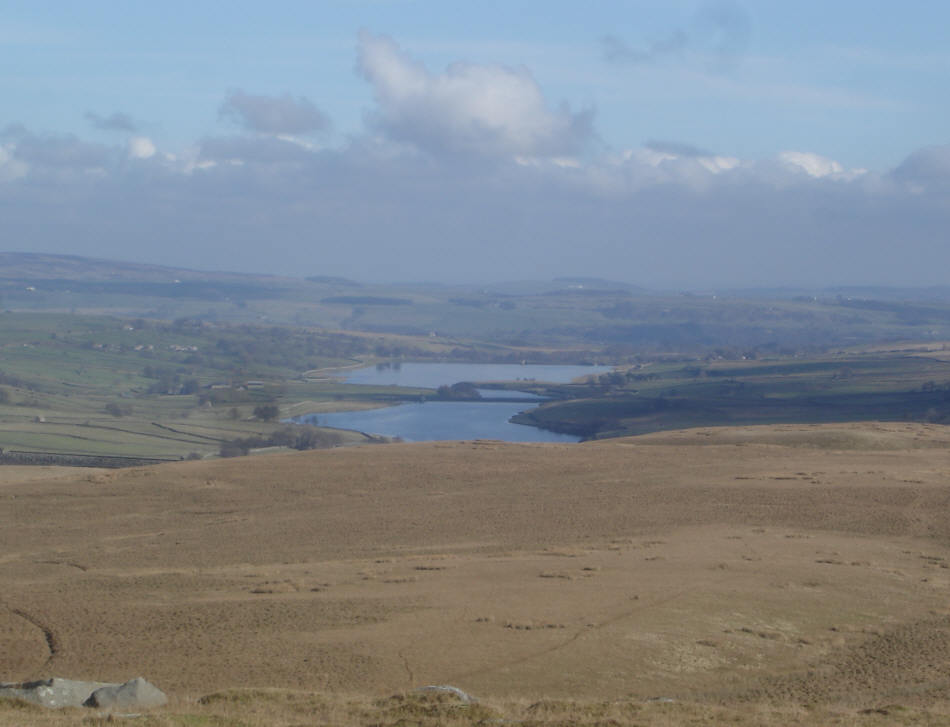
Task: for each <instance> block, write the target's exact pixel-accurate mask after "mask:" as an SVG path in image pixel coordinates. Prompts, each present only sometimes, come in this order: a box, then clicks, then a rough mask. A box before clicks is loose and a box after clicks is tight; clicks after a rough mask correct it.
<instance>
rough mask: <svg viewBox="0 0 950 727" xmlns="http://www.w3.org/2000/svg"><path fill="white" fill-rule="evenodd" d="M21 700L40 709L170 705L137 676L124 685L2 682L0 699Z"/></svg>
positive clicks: (64, 680) (166, 699)
mask: <svg viewBox="0 0 950 727" xmlns="http://www.w3.org/2000/svg"><path fill="white" fill-rule="evenodd" d="M4 697H6V698H8V699H22V700H24V701H25V702H30V703H32V704H38V705H40V706H41V707H50V708H54V709H56V708H60V707H99V708H105V709H108V708H112V707H119V708H123V709H149V708H151V707H161V706H162V705H164V704H166V703H167V702H168V698H167V697H166V696H165V694H164V692H162V691H161V690H160V689H159V688H158V687H156V686H155V685H153V684H150V683H149V682H147V681H146V680H145V679H142V678H141V677H138V678H136V679H132V680H130V681H127V682H125V684H109V683H108V682H83V681H77V680H75V679H60V678H59V677H53V678H52V679H41V680H38V681H33V682H23V683H21V684H4V683H0V698H4Z"/></svg>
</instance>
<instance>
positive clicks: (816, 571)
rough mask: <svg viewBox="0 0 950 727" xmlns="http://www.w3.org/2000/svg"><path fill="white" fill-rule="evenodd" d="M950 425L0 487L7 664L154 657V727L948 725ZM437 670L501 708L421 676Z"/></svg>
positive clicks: (32, 672)
mask: <svg viewBox="0 0 950 727" xmlns="http://www.w3.org/2000/svg"><path fill="white" fill-rule="evenodd" d="M948 441H950V435H948V432H947V429H946V428H945V427H940V426H935V425H877V426H869V425H860V426H859V425H847V426H840V427H828V426H822V427H769V428H760V429H733V430H726V429H717V430H693V431H690V432H679V433H676V434H675V435H651V436H648V437H644V438H639V439H636V440H617V441H612V442H598V443H590V444H585V445H572V446H565V445H535V446H517V445H501V444H497V443H495V444H493V443H479V444H474V443H457V444H428V445H393V446H387V447H375V448H371V449H364V450H361V451H354V450H336V451H333V452H321V453H304V454H295V455H287V456H280V457H272V458H268V459H266V460H265V459H259V460H251V461H244V462H237V461H233V460H231V461H222V462H215V463H211V462H208V463H180V464H172V465H163V466H159V467H152V468H140V469H134V470H126V471H122V472H109V473H86V472H83V473H81V474H80V475H79V476H77V477H74V478H71V479H62V480H58V481H57V480H46V481H42V480H34V481H32V482H29V483H24V484H17V483H15V482H7V483H5V484H3V485H2V489H0V494H2V495H4V496H3V497H0V518H2V520H3V522H5V523H7V527H5V528H4V529H3V531H0V540H3V541H4V542H3V543H2V545H3V553H4V557H3V559H0V586H2V593H3V605H4V607H3V608H2V609H0V640H2V641H3V643H4V644H5V646H4V648H3V649H2V650H0V678H6V679H19V678H27V677H32V676H36V677H40V676H45V675H47V674H49V673H56V674H58V675H64V676H74V677H78V678H102V679H107V680H115V679H123V678H128V677H130V676H132V675H133V674H137V673H143V674H145V676H147V677H149V678H150V679H151V680H153V681H155V682H156V683H158V684H159V686H162V687H164V688H165V689H166V690H168V691H169V693H170V694H171V697H172V704H171V706H170V707H169V708H167V709H164V710H160V711H159V712H158V713H157V714H156V715H154V716H151V717H147V718H141V719H143V723H146V724H153V725H194V724H198V725H201V724H207V725H216V724H246V725H264V724H268V725H270V724H273V725H299V724H340V725H355V724H376V725H397V724H398V725H410V724H425V725H436V724H486V723H492V722H494V721H495V720H506V721H510V722H511V723H514V724H533V725H548V724H550V725H567V724H600V725H607V724H612V725H647V724H650V725H652V724H661V725H662V724H669V725H676V724H739V725H784V724H809V725H819V724H821V725H825V724H838V725H884V724H946V723H948V714H950V682H948V680H947V678H946V674H947V668H948V661H947V659H948V656H947V655H948V653H950V651H948V649H947V644H948V638H950V637H948V634H950V617H948V615H947V609H946V595H947V592H948V591H947V589H948V588H950V580H948V576H947V572H948V571H947V569H946V563H947V562H948V558H950V549H948V548H950V539H948V538H950V530H948V517H947V512H948V511H947V509H946V502H947V486H946V479H945V476H944V475H945V472H946V471H947V468H948V460H947V451H948V448H947V444H948ZM736 445H741V446H736ZM514 480H516V481H517V482H518V487H512V482H513V481H514ZM64 594H68V598H64ZM10 609H17V610H19V611H22V612H23V613H27V614H30V615H31V617H32V618H33V619H34V620H35V621H39V622H40V623H43V624H44V627H45V628H47V629H48V630H49V631H50V632H51V633H52V634H53V641H54V643H55V644H56V652H55V653H54V654H53V655H52V659H50V654H49V653H48V648H47V647H48V644H47V642H46V641H44V639H43V635H42V633H41V632H40V631H39V629H37V628H35V627H33V626H30V623H27V622H26V621H24V620H23V619H22V618H17V617H16V612H15V611H11V610H10ZM11 614H12V615H11ZM433 683H450V684H454V685H456V686H459V687H460V688H462V689H464V690H466V691H468V692H470V693H472V694H474V695H475V696H476V697H479V698H481V701H480V702H479V704H477V705H475V706H464V705H462V704H460V703H459V702H458V701H457V700H455V699H453V698H450V697H444V698H439V697H437V696H436V697H432V696H429V697H425V696H421V695H416V694H414V693H412V691H411V690H412V689H413V688H415V687H418V686H421V685H423V684H433ZM667 697H668V698H670V699H672V700H673V701H656V699H657V698H667ZM83 718H85V719H88V720H90V721H89V722H87V723H90V724H96V723H97V718H96V716H95V714H94V713H89V712H85V711H80V712H75V711H74V712H67V713H50V712H42V711H38V710H33V709H29V708H22V707H18V706H16V705H12V704H0V725H4V726H6V725H12V724H17V725H27V727H29V726H31V725H37V726H38V725H61V724H74V723H76V722H78V721H79V720H80V719H83Z"/></svg>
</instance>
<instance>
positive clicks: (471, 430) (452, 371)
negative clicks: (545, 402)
mask: <svg viewBox="0 0 950 727" xmlns="http://www.w3.org/2000/svg"><path fill="white" fill-rule="evenodd" d="M605 371H610V367H609V366H553V365H551V366H548V365H527V366H521V365H518V364H461V363H404V364H401V365H397V366H392V367H387V366H380V367H377V366H369V367H367V368H362V369H356V370H355V371H350V372H349V373H348V374H347V375H346V383H348V384H372V385H376V386H406V387H411V388H427V389H435V388H438V387H439V386H443V385H446V386H451V385H452V384H455V383H458V382H460V381H470V382H478V383H487V382H501V381H505V382H508V381H514V382H517V381H544V382H547V383H568V382H570V381H571V380H573V379H576V378H578V377H581V376H587V375H590V374H599V373H603V372H605ZM479 391H480V392H481V394H482V396H483V398H485V399H489V401H485V402H471V401H428V402H425V403H411V404H400V405H398V406H391V407H385V408H382V409H370V410H366V411H341V412H334V413H330V414H320V415H319V416H317V417H316V419H317V422H318V423H319V424H320V425H321V426H326V427H336V428H339V429H355V430H357V431H360V432H366V433H367V434H383V435H386V436H389V437H401V438H402V439H404V440H406V441H410V442H429V441H443V440H454V439H501V440H503V441H506V442H576V441H578V437H574V436H572V435H569V434H557V433H556V432H549V431H547V430H545V429H538V428H537V427H529V426H525V425H522V424H512V423H511V422H509V421H508V420H509V419H510V418H511V417H513V416H514V415H515V414H517V413H518V412H521V411H525V409H530V408H532V407H531V406H529V404H530V403H533V402H535V401H539V400H541V399H540V397H538V396H536V395H534V394H529V393H527V392H522V391H517V392H516V391H499V390H485V389H480V390H479ZM498 397H506V398H510V397H517V398H522V399H524V403H520V402H493V401H490V399H492V398H498ZM297 421H312V417H298V418H297Z"/></svg>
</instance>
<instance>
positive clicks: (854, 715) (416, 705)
mask: <svg viewBox="0 0 950 727" xmlns="http://www.w3.org/2000/svg"><path fill="white" fill-rule="evenodd" d="M123 722H128V723H129V724H134V725H142V726H143V727H225V726H227V727H232V726H233V727H265V726H267V727H299V726H302V725H314V726H318V727H323V726H324V725H325V726H327V727H329V726H330V725H334V726H339V727H351V726H352V727H356V726H357V725H359V726H361V727H363V726H366V727H370V726H371V727H469V726H472V727H474V726H485V725H510V726H512V727H574V726H577V727H647V726H650V727H652V726H654V725H656V726H660V727H663V726H666V727H673V726H677V725H734V726H738V727H743V726H745V725H750V726H751V725H756V726H759V727H778V726H779V725H801V726H803V727H804V726H807V725H836V726H839V727H859V726H860V727H876V726H878V725H920V724H926V725H950V705H940V706H939V707H931V708H928V709H917V708H912V707H905V706H901V705H893V704H890V705H886V706H881V707H873V708H866V709H854V708H845V707H837V706H833V705H832V706H827V707H819V706H814V705H795V704H769V703H748V704H740V705H717V704H703V703H697V702H676V701H663V700H656V701H647V702H643V701H625V700H616V701H609V702H607V701H578V700H570V699H542V700H538V701H531V700H527V699H523V700H515V701H501V700H499V701H494V700H486V701H478V702H473V703H465V702H462V701H461V700H460V699H458V698H457V697H456V696H454V695H452V694H448V693H418V692H408V693H397V694H393V695H391V696H388V697H381V698H371V697H366V696H353V695H350V696H345V695H331V694H322V693H311V692H300V691H291V690H282V689H234V690H227V691H222V692H214V693H212V694H208V695H204V696H202V697H200V698H198V699H197V700H179V701H178V702H173V704H172V705H170V706H169V707H167V708H164V709H161V710H157V711H154V712H150V713H147V714H121V713H117V714H111V715H110V714H108V713H99V712H92V711H90V710H85V709H63V710H47V709H43V708H41V707H36V706H34V705H31V704H27V703H25V702H21V701H18V700H4V699H0V727H13V726H14V725H16V726H17V727H60V726H61V725H76V724H81V725H89V726H90V727H94V726H96V725H107V724H115V723H123Z"/></svg>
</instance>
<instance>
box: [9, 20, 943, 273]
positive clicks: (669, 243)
mask: <svg viewBox="0 0 950 727" xmlns="http://www.w3.org/2000/svg"><path fill="white" fill-rule="evenodd" d="M357 63H358V65H357V68H358V72H359V73H360V74H361V75H362V76H363V77H364V78H365V79H366V81H367V82H368V83H369V84H370V86H371V89H372V91H373V93H374V97H375V103H374V106H373V107H372V108H370V109H368V111H367V126H366V129H365V132H364V133H362V134H359V135H356V136H353V137H349V138H347V139H345V140H342V141H340V142H338V143H337V144H335V145H328V146H317V145H315V144H313V143H310V142H308V141H306V140H305V139H302V138H301V136H306V135H307V134H311V133H314V132H318V131H324V130H326V129H328V128H329V125H330V121H329V119H326V118H325V116H324V115H323V114H322V112H320V111H319V110H318V109H317V107H316V106H315V105H314V104H312V103H311V102H309V101H307V100H306V99H303V98H302V97H299V98H294V97H291V96H289V95H287V96H283V97H267V96H254V95H251V94H247V93H244V92H243V91H234V92H231V93H230V94H228V95H227V96H226V97H225V99H224V101H223V103H222V106H221V108H222V110H223V111H222V113H223V115H224V116H225V117H226V119H225V120H226V121H228V122H231V121H237V123H238V126H239V129H238V131H237V133H235V132H234V129H233V126H232V127H231V129H230V130H228V131H226V132H225V131H224V129H223V130H222V132H223V133H221V134H217V135H210V136H208V137H206V138H203V139H200V140H196V142H195V143H194V145H193V146H192V147H190V148H188V149H184V150H181V149H179V150H164V149H161V148H159V146H158V145H156V144H155V143H154V142H153V141H152V140H151V139H149V138H147V137H144V136H133V137H131V138H129V139H127V140H126V141H125V143H124V144H122V145H110V144H100V143H93V142H89V141H86V140H83V139H80V138H78V137H76V136H71V135H55V134H46V133H40V132H36V131H33V130H29V129H26V128H24V127H22V126H18V125H9V126H7V127H5V128H3V129H2V130H0V209H2V210H3V219H4V239H5V242H6V245H5V247H7V248H8V249H16V250H27V251H46V252H62V253H72V254H83V255H94V256H99V257H115V258H122V259H136V260H144V261H149V262H157V263H166V264H174V265H181V266H185V267H188V266H190V267H197V268H209V269H232V270H244V271H254V272H273V273H280V274H293V275H312V274H332V275H345V276H347V277H352V278H357V279H364V280H420V279H430V280H444V281H448V282H477V281H491V280H500V279H509V280H510V279H524V278H550V277H555V276H564V275H585V276H602V277H610V278H614V279H623V280H627V281H630V282H634V283H638V284H641V285H645V286H648V287H654V288H668V287H715V286H765V285H835V284H865V283H890V284H899V285H912V284H921V285H924V284H943V283H945V274H944V270H945V269H946V268H947V267H948V265H950V245H947V233H946V231H947V230H948V229H950V204H948V202H950V196H948V195H950V146H934V147H928V148H924V149H919V150H916V151H913V152H912V153H911V154H909V155H908V157H907V159H906V160H905V161H904V162H903V163H902V164H900V165H899V166H898V167H897V168H895V169H893V170H885V171H883V172H872V171H867V170H863V169H850V168H847V167H846V166H845V165H842V164H841V163H839V162H837V161H836V160H834V159H832V158H829V157H826V156H824V155H820V154H817V153H815V152H813V151H809V150H788V151H785V152H782V153H780V154H776V155H775V156H774V157H771V158H765V159H740V158H736V157H731V156H726V155H720V154H717V153H715V152H714V151H710V150H706V149H703V148H701V147H700V146H697V145H695V144H692V143H690V142H688V141H676V140H663V141H658V140H653V141H648V142H646V143H644V144H643V145H641V146H638V147H634V148H630V149H605V148H602V147H601V146H598V144H597V135H596V130H595V128H594V126H593V115H592V113H590V112H574V111H571V110H570V108H569V107H568V106H567V105H566V104H563V103H557V102H552V100H551V99H549V98H547V97H546V96H545V95H544V93H543V91H542V89H541V87H540V86H539V84H538V83H537V81H536V80H535V79H534V78H533V77H532V75H531V74H530V72H529V71H528V70H527V69H524V68H518V69H512V68H506V67H501V66H495V65H479V64H474V63H457V64H453V65H450V66H449V67H447V68H446V69H444V70H442V71H433V70H430V69H428V68H426V67H424V66H423V65H421V64H420V63H419V62H417V61H416V60H415V59H413V58H412V56H411V55H410V54H409V53H408V52H406V51H405V50H403V49H402V48H400V47H399V45H397V44H396V43H395V41H393V40H391V39H389V38H386V37H384V36H377V35H372V34H368V33H367V34H363V35H362V36H361V37H360V40H359V52H358V58H357ZM225 126H226V125H225Z"/></svg>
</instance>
